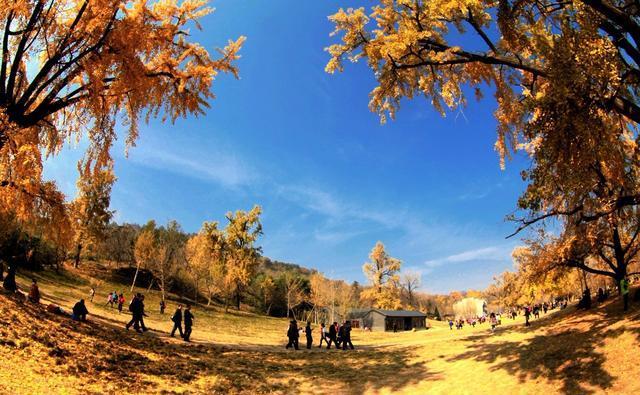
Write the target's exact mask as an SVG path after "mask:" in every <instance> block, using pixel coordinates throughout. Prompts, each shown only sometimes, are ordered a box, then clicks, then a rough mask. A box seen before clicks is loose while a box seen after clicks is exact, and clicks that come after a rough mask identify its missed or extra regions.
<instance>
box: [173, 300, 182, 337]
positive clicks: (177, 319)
mask: <svg viewBox="0 0 640 395" xmlns="http://www.w3.org/2000/svg"><path fill="white" fill-rule="evenodd" d="M171 321H173V329H171V337H173V336H174V335H175V333H176V329H177V330H178V332H179V333H180V337H184V334H183V333H182V305H181V304H179V305H178V308H177V309H176V312H175V313H173V316H172V317H171Z"/></svg>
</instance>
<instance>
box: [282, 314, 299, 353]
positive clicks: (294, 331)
mask: <svg viewBox="0 0 640 395" xmlns="http://www.w3.org/2000/svg"><path fill="white" fill-rule="evenodd" d="M299 336H300V334H299V333H298V324H297V322H296V320H291V322H290V323H289V330H287V337H288V338H289V343H287V346H286V347H285V348H287V349H288V348H289V347H293V348H294V349H296V350H299V348H298V337H299Z"/></svg>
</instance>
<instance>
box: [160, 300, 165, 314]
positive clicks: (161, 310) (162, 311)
mask: <svg viewBox="0 0 640 395" xmlns="http://www.w3.org/2000/svg"><path fill="white" fill-rule="evenodd" d="M166 307H167V304H166V303H165V302H164V300H161V301H160V314H164V309H165V308H166Z"/></svg>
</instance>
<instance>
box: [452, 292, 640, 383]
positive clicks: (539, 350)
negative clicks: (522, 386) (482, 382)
mask: <svg viewBox="0 0 640 395" xmlns="http://www.w3.org/2000/svg"><path fill="white" fill-rule="evenodd" d="M619 310H620V309H619V306H617V305H615V304H614V303H609V304H608V305H606V306H605V307H604V308H601V309H598V310H595V311H589V312H581V311H578V312H576V311H574V310H570V311H567V312H561V313H559V314H554V315H553V316H549V317H545V318H543V319H540V320H537V321H534V322H533V324H532V326H531V327H529V328H523V327H517V328H516V327H511V328H506V329H504V330H502V331H499V332H501V333H504V334H506V333H514V332H515V333H527V332H530V331H531V330H534V329H536V328H543V329H544V327H550V328H553V330H550V331H549V333H546V334H542V335H536V336H534V337H533V338H531V339H528V340H525V341H500V340H497V341H491V338H492V335H491V334H490V333H489V334H487V333H485V334H481V335H474V336H469V337H468V338H467V340H468V341H469V342H471V344H469V345H467V349H468V351H467V352H465V353H463V354H459V355H456V356H453V357H451V358H449V359H448V361H449V362H458V361H464V360H473V361H479V362H486V363H491V364H492V365H493V366H492V367H491V370H505V371H507V372H508V373H509V374H511V375H513V376H515V377H517V378H518V379H519V380H520V382H522V383H525V382H527V381H528V380H531V379H537V378H544V379H548V380H554V381H560V382H561V383H562V388H561V392H562V393H564V394H586V393H594V392H602V391H606V390H607V389H609V388H611V387H612V386H613V382H614V380H615V379H616V378H615V377H613V376H612V375H611V374H609V372H607V370H606V369H605V362H606V357H605V355H603V354H602V353H599V352H598V351H597V349H598V347H602V346H604V341H605V339H612V338H617V337H619V336H620V335H622V334H623V333H625V332H629V333H633V334H635V335H636V336H638V341H640V327H637V326H634V327H618V328H616V329H611V328H610V327H611V326H612V325H614V324H616V323H618V322H619V321H620V319H621V318H622V316H621V312H620V311H619ZM634 317H635V319H637V317H638V315H637V311H635V310H634V311H631V312H630V313H629V314H628V315H627V317H626V318H630V319H632V320H633V319H634ZM594 388H595V390H594Z"/></svg>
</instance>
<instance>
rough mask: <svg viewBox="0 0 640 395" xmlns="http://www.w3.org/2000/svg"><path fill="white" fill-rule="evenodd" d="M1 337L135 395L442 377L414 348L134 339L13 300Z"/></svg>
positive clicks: (356, 386) (0, 308) (107, 325)
mask: <svg viewBox="0 0 640 395" xmlns="http://www.w3.org/2000/svg"><path fill="white" fill-rule="evenodd" d="M0 331H1V332H3V333H4V332H6V333H9V332H11V334H12V335H11V336H12V338H13V340H12V342H10V343H6V344H0V353H4V352H11V349H12V348H17V347H22V348H28V347H39V348H41V347H44V349H45V351H46V352H47V353H48V355H49V358H50V360H48V361H41V363H42V366H43V368H44V367H46V366H47V365H48V364H50V365H51V366H58V367H63V369H64V374H65V375H67V376H69V377H71V378H77V379H78V380H80V381H83V382H85V383H87V384H94V385H100V383H103V382H104V380H110V382H115V383H118V386H119V388H120V389H121V390H122V391H123V392H127V393H129V392H149V391H153V390H154V389H155V388H156V387H155V386H156V385H157V384H156V383H155V381H156V380H161V381H162V382H164V383H168V385H169V387H170V388H176V390H178V389H181V390H185V389H187V390H188V391H190V392H197V393H200V392H202V393H212V392H224V393H229V392H231V393H238V392H241V393H273V392H281V393H300V392H301V391H302V389H301V388H302V386H306V388H307V391H308V389H309V383H317V389H315V391H317V392H331V391H338V392H340V393H353V394H361V393H364V392H365V391H371V390H374V391H375V390H379V389H382V388H384V389H388V390H390V391H397V390H400V389H402V388H404V387H405V386H407V385H411V384H415V383H417V382H420V381H424V380H437V379H440V378H441V377H440V375H439V374H438V373H433V372H429V371H428V370H427V368H426V366H425V365H424V364H422V363H412V362H411V352H410V350H409V349H405V350H375V349H362V350H356V351H333V350H326V349H322V350H318V349H314V350H312V351H308V350H300V351H285V350H284V347H283V348H282V350H280V351H278V350H276V349H255V350H242V349H236V348H234V347H231V346H217V345H212V344H208V343H207V344H185V343H183V342H181V341H170V340H168V339H166V337H165V336H164V335H163V336H159V335H158V334H157V333H145V334H137V333H134V332H127V331H125V330H124V329H123V328H122V326H121V323H116V322H110V321H108V320H103V319H102V318H101V319H100V320H99V321H95V322H86V323H78V322H74V321H71V320H70V319H69V318H67V317H63V316H58V315H54V314H51V313H48V312H47V311H46V310H45V309H44V306H42V305H40V306H36V305H32V304H29V303H25V304H20V303H16V302H15V301H14V300H12V299H11V298H8V297H7V296H5V295H0ZM45 375H46V373H45ZM212 377H215V379H212ZM43 378H44V376H43ZM70 382H72V381H70ZM327 383H329V384H327ZM324 385H328V388H326V389H325V388H323V386H324ZM312 388H315V387H312ZM327 389H330V390H331V391H328V390H327ZM170 391H171V390H170Z"/></svg>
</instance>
